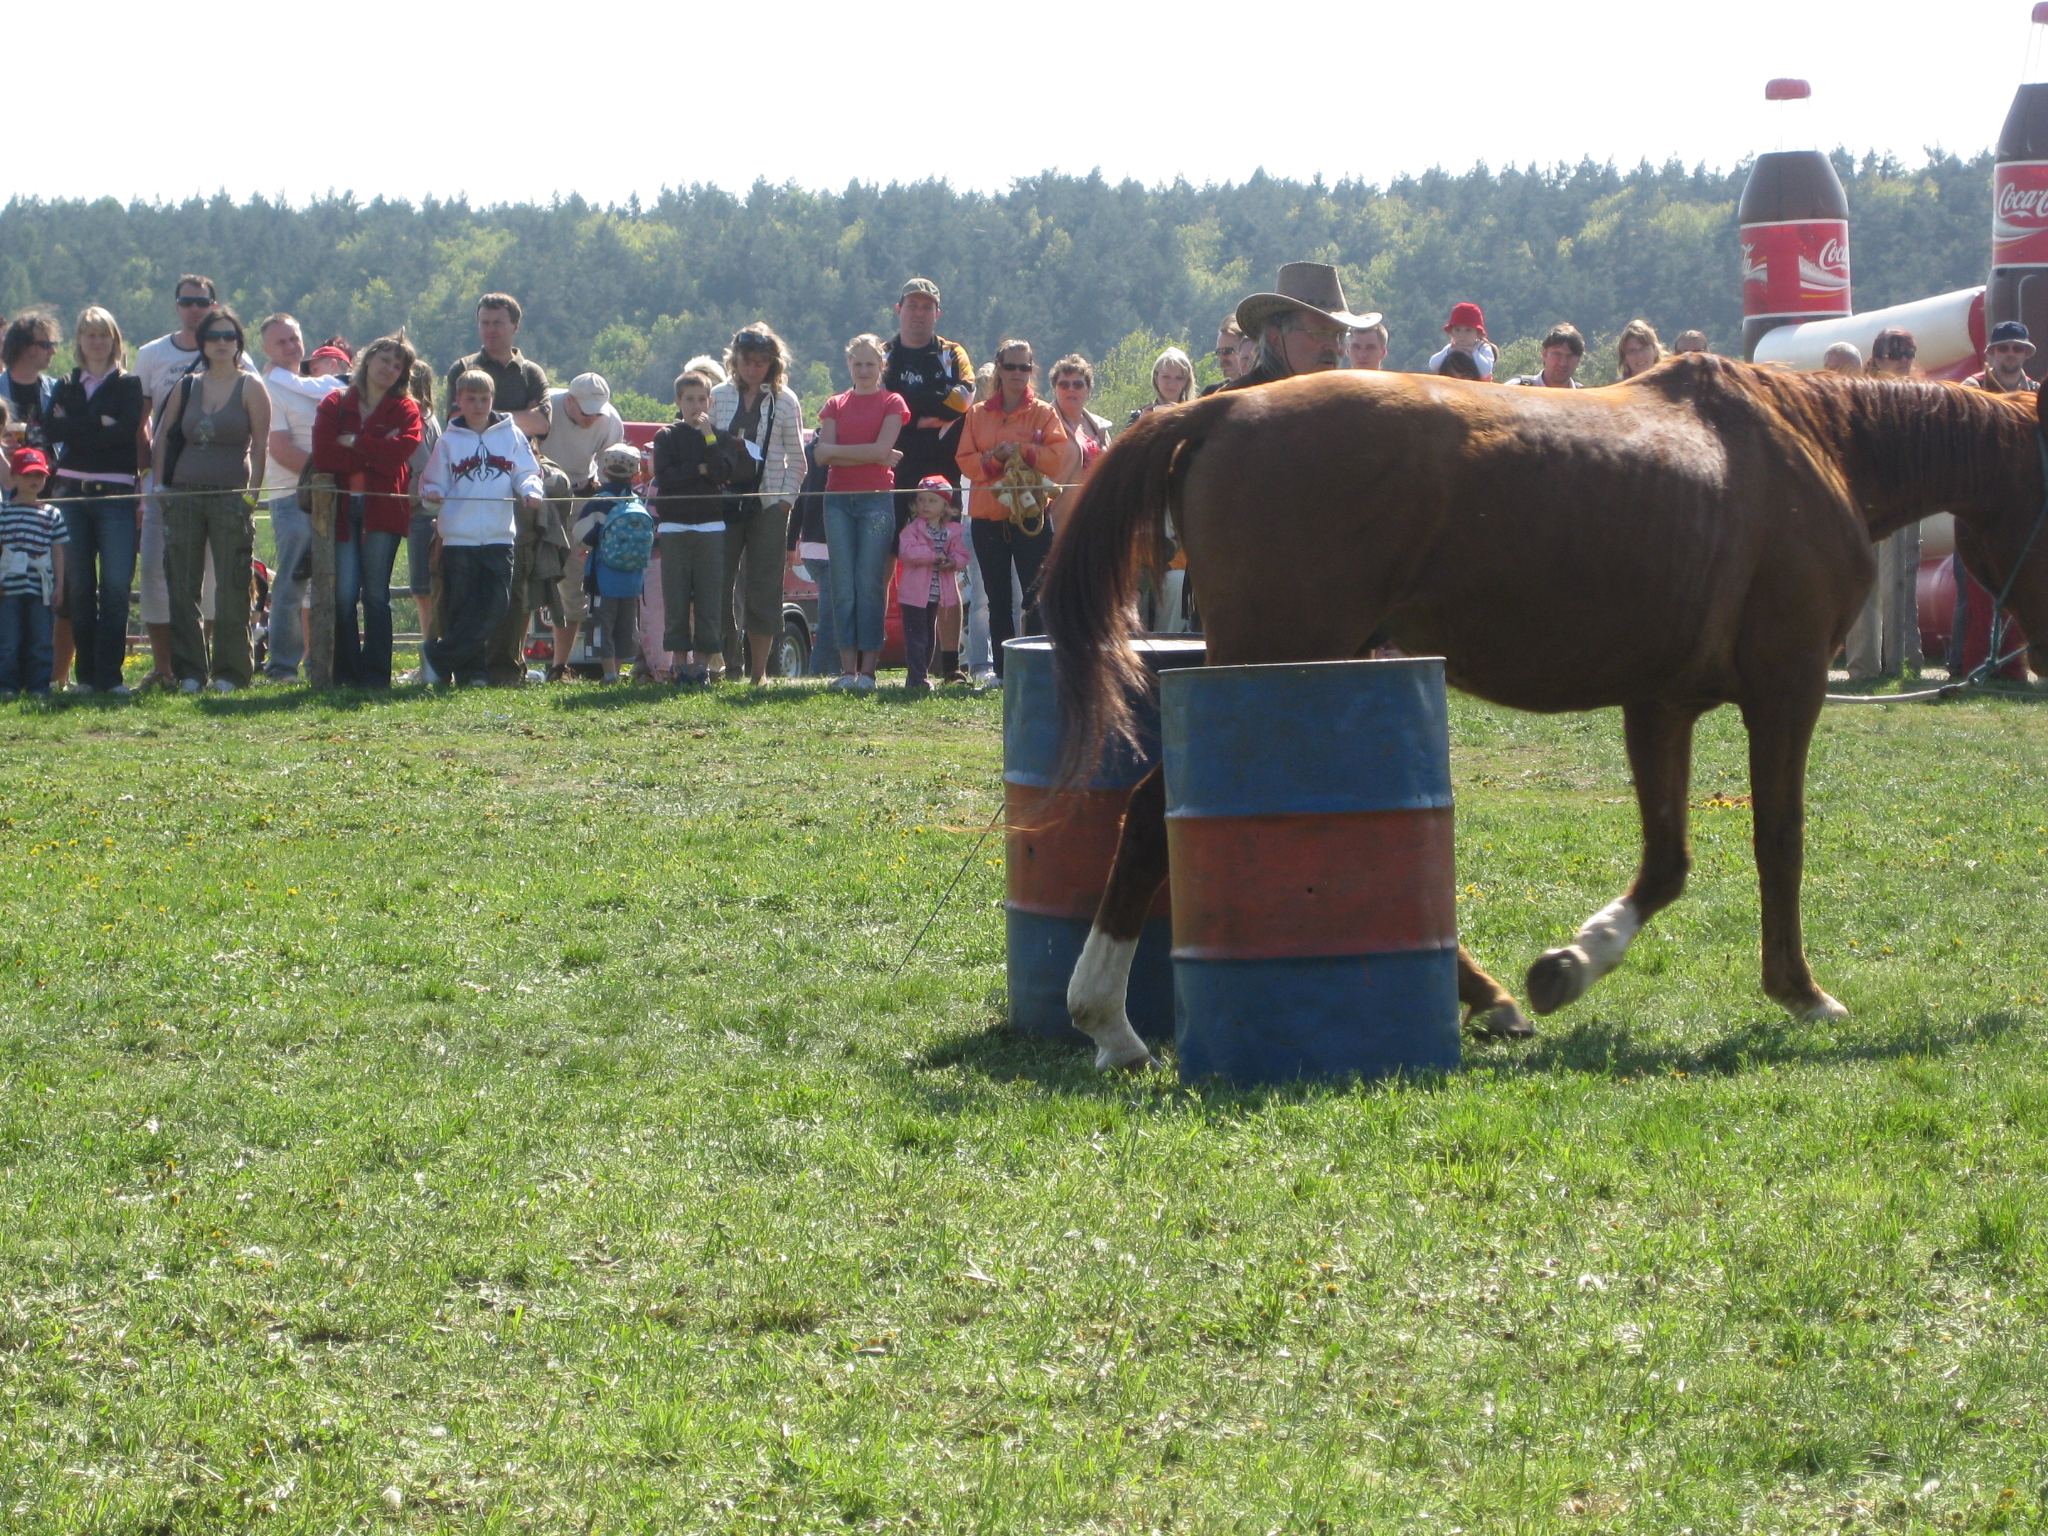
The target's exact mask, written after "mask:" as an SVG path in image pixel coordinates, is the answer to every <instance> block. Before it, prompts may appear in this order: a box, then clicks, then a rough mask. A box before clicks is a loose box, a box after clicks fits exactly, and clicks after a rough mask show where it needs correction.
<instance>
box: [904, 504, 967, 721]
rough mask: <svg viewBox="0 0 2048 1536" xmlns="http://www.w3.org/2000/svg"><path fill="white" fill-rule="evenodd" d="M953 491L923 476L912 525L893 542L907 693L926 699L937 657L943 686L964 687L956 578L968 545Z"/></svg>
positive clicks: (958, 579) (913, 506)
mask: <svg viewBox="0 0 2048 1536" xmlns="http://www.w3.org/2000/svg"><path fill="white" fill-rule="evenodd" d="M953 495H954V492H953V487H952V486H951V485H950V484H948V483H947V481H946V479H945V477H944V476H941V475H926V476H925V477H924V478H923V479H922V480H920V481H918V482H917V494H916V495H914V496H912V497H911V498H910V521H909V522H907V523H905V524H904V525H903V532H902V533H900V534H898V535H897V536H896V563H897V567H898V570H899V575H898V576H897V578H896V601H897V603H898V604H899V605H900V606H901V608H902V610H903V652H904V659H905V660H906V661H907V662H908V663H909V672H908V674H907V675H906V676H905V678H904V682H903V687H904V690H905V691H906V692H909V693H930V692H931V686H932V685H931V683H930V682H929V681H928V680H927V673H928V672H929V671H930V670H931V665H932V652H933V650H934V649H936V650H937V651H938V659H939V664H938V668H937V671H938V674H939V680H940V681H941V682H947V683H964V682H966V681H967V674H966V673H965V672H962V671H961V670H960V573H961V572H962V571H964V570H966V569H967V540H966V538H965V537H963V536H962V534H961V531H960V520H959V518H958V516H957V515H956V514H955V513H954V510H953Z"/></svg>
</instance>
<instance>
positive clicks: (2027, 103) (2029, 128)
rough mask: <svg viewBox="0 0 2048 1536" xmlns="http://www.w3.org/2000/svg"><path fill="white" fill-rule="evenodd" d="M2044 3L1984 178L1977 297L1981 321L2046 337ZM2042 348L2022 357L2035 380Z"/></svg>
mask: <svg viewBox="0 0 2048 1536" xmlns="http://www.w3.org/2000/svg"><path fill="white" fill-rule="evenodd" d="M2043 27H2048V0H2044V3H2042V4H2039V5H2036V6H2035V7H2034V29H2033V32H2032V34H2031V38H2030V41H2029V43H2028V46H2027V68H2026V73H2025V75H2024V77H2023V78H2024V81H2025V83H2024V84H2022V85H2021V86H2020V88H2019V90H2018V91H2016V92H2015V93H2014V94H2013V98H2012V109H2011V110H2010V111H2008V112H2007V113H2006V114H2005V127H2004V128H2003V129H2002V130H2000V132H1999V135H1998V169H1997V170H1995V171H1994V172H1992V178H1991V282H1990V284H1989V287H1988V289H1987V291H1986V292H1985V295H1984V323H1985V325H1986V326H1987V327H1988V326H1993V325H1996V324H1998V322H1999V321H2001V320H2022V321H2025V322H2026V326H2027V329H2028V330H2030V331H2032V332H2033V333H2034V334H2035V335H2037V336H2048V83H2044V82H2043V81H2042V80H2041V78H2040V77H2041V76H2042V74H2043V73H2044V65H2048V60H2044V59H2043V57H2042V55H2043V53H2044V51H2048V50H2044V49H2043V47H2042V29H2043ZM2044 354H2048V347H2044V348H2043V349H2042V350H2041V351H2040V352H2036V353H2035V354H2034V356H2033V357H2032V358H2030V359H2028V361H2027V371H2028V372H2029V373H2031V374H2033V375H2034V377H2036V378H2040V377H2041V376H2042V371H2043V369H2044V368H2048V355H2044Z"/></svg>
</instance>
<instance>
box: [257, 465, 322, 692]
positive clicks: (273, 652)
mask: <svg viewBox="0 0 2048 1536" xmlns="http://www.w3.org/2000/svg"><path fill="white" fill-rule="evenodd" d="M270 534H271V537H272V538H273V539H274V540H276V542H277V553H276V556H275V560H276V563H275V564H274V565H272V566H271V568H270V657H269V659H268V660H267V661H265V662H264V663H263V672H264V675H265V676H266V677H273V678H276V679H277V680H278V681H279V682H284V681H286V680H288V679H290V678H294V677H297V676H298V675H299V663H300V662H301V661H303V660H304V659H305V655H306V624H305V619H304V616H303V614H302V612H301V605H302V604H303V602H304V600H305V596H306V584H305V583H304V582H303V581H301V580H299V576H298V571H299V565H300V563H301V562H302V561H304V560H305V558H306V556H307V555H308V554H309V553H311V551H312V548H313V519H312V518H310V517H308V516H307V515H306V514H305V513H303V512H301V511H300V510H299V493H298V492H297V491H296V490H290V491H279V492H278V493H277V494H276V495H275V496H273V497H271V498H270Z"/></svg>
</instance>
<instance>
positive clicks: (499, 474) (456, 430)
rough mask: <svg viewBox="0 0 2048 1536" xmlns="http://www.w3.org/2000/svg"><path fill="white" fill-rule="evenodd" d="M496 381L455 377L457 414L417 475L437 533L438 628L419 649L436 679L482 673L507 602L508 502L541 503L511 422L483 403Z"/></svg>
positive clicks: (476, 683) (529, 451) (471, 684)
mask: <svg viewBox="0 0 2048 1536" xmlns="http://www.w3.org/2000/svg"><path fill="white" fill-rule="evenodd" d="M495 390H496V386H494V385H493V384H492V382H491V376H490V375H489V374H488V373H485V372H483V371H482V370H480V369H472V370H471V371H469V372H468V373H465V374H463V375H462V377H461V378H459V379H457V380H456V381H455V403H456V406H457V408H458V413H457V414H456V415H455V416H454V417H453V418H452V419H451V420H450V421H449V423H448V430H447V431H445V432H443V433H442V434H441V438H440V441H438V442H437V443H435V444H434V451H433V454H432V456H431V457H429V458H428V460H427V467H426V469H425V470H424V471H423V472H422V473H421V475H420V501H421V502H422V503H423V504H424V505H425V506H427V507H429V508H431V509H432V510H433V512H434V530H435V532H436V534H437V535H438V536H439V537H440V540H441V591H442V597H441V605H442V610H441V611H442V615H443V617H442V621H441V629H442V635H441V638H440V639H438V640H429V641H428V642H427V643H426V645H425V646H423V647H422V648H421V655H422V658H423V659H424V660H425V662H426V664H427V666H429V667H430V668H432V669H433V671H434V673H435V675H437V676H438V677H440V678H441V679H442V680H443V681H447V682H458V683H461V684H462V685H463V686H464V687H466V688H481V687H483V686H485V685H486V684H487V683H488V682H489V681H490V669H489V664H488V660H487V658H486V655H485V647H486V646H487V644H488V643H489V641H490V637H491V635H492V633H493V632H494V631H495V630H496V629H497V627H498V625H499V624H501V623H502V622H503V621H504V618H505V614H506V612H507V611H508V609H509V608H510V606H511V602H512V540H513V536H514V534H515V532H516V531H517V521H516V519H515V518H514V516H513V503H514V502H515V501H520V502H524V503H525V505H526V507H527V509H528V510H529V511H533V512H538V511H539V510H540V508H541V505H542V500H541V479H540V465H539V463H538V462H537V461H536V460H535V459H534V456H533V448H532V447H531V445H529V444H528V443H527V441H526V434H525V433H524V432H522V431H520V430H519V425H518V423H517V422H515V421H514V420H513V419H512V418H511V417H510V416H508V415H506V414H505V413H504V412H502V411H494V410H492V409H491V400H492V397H493V395H494V393H495Z"/></svg>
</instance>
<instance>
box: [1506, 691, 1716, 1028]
mask: <svg viewBox="0 0 2048 1536" xmlns="http://www.w3.org/2000/svg"><path fill="white" fill-rule="evenodd" d="M1702 713H1703V711H1702V710H1700V709H1698V708H1695V707H1693V706H1690V705H1687V706H1683V707H1674V706H1671V705H1663V704H1631V705H1628V706H1626V707H1625V708H1624V709H1623V710H1622V728H1623V734H1624V736H1625V738H1626V740H1627V743H1628V761H1629V768H1630V770H1631V771H1632V772H1633V774H1634V776H1635V781H1636V805H1637V808H1638V810H1639V811H1640V813H1641V815H1642V822H1643V855H1642V862H1641V864H1640V865H1639V866H1638V867H1637V869H1636V877H1635V880H1634V881H1633V882H1632V883H1631V884H1630V885H1629V888H1628V891H1627V893H1626V894H1625V895H1623V896H1620V897H1618V898H1617V899H1615V900H1614V901H1611V902H1609V903H1608V904H1607V905H1606V906H1604V907H1602V908H1601V909H1600V910H1599V911H1598V912H1595V913H1594V914H1593V915H1592V916H1591V917H1589V918H1587V919H1586V921H1585V923H1584V924H1583V925H1581V927H1580V928H1579V931H1578V933H1577V934H1576V935H1574V936H1573V939H1572V942H1571V943H1569V944H1567V945H1566V946H1565V947H1564V948H1562V949H1553V950H1550V951H1549V952H1548V953H1546V954H1544V955H1543V956H1542V957H1541V958H1540V959H1539V960H1537V962H1536V963H1535V964H1534V965H1532V966H1530V967H1529V976H1528V981H1527V988H1528V993H1529V1006H1530V1007H1531V1008H1533V1009H1535V1010H1536V1012H1537V1013H1539V1014H1547V1013H1555V1012H1557V1010H1558V1009H1560V1008H1562V1007H1564V1006H1565V1005H1566V1004H1568V1003H1573V1002H1576V1001H1578V1000H1579V999H1580V998H1581V997H1584V996H1585V995H1586V993H1587V991H1588V990H1589V989H1590V988H1591V987H1592V985H1593V983H1595V982H1596V981H1598V980H1599V979H1600V978H1601V977H1603V976H1605V975H1606V974H1607V973H1608V972H1610V971H1612V970H1613V969H1614V968H1615V967H1616V966H1618V965H1620V964H1621V961H1622V957H1623V956H1624V955H1626V954H1627V953H1628V947H1629V945H1630V944H1632V943H1634V942H1635V937H1636V935H1637V934H1638V933H1640V932H1642V930H1643V927H1644V925H1645V924H1647V923H1648V922H1649V921H1650V919H1651V918H1652V917H1654V916H1656V914H1657V913H1659V912H1661V911H1663V910H1664V908H1666V907H1668V906H1670V905H1671V903H1672V902H1674V901H1676V900H1677V899H1678V898H1679V897H1680V896H1681V895H1682V894H1683V893H1684V891H1685V877H1686V874H1687V872H1688V871H1689V870H1690V869H1691V867H1692V847H1691V843H1690V840H1689V838H1688V835H1687V823H1686V818H1687V804H1686V798H1687V796H1688V795H1689V794H1690V793H1691V789H1692V728H1693V724H1694V722H1695V721H1697V720H1698V719H1699V717H1700V715H1701V714H1702Z"/></svg>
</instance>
